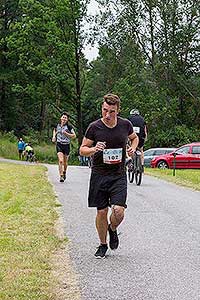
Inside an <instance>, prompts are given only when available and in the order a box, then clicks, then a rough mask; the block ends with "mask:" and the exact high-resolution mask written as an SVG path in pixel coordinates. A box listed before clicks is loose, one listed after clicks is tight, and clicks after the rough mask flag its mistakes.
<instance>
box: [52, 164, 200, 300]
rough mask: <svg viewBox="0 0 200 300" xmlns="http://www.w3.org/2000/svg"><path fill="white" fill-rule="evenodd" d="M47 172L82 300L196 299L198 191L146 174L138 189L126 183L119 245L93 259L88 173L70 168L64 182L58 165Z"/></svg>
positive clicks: (198, 279) (198, 289) (92, 212)
mask: <svg viewBox="0 0 200 300" xmlns="http://www.w3.org/2000/svg"><path fill="white" fill-rule="evenodd" d="M48 170H49V173H48V174H49V178H50V181H51V182H52V184H53V185H54V187H55V190H56V193H57V195H58V200H59V201H60V202H61V203H62V214H63V218H64V227H65V228H64V231H65V234H66V235H67V236H68V237H69V239H70V247H69V255H70V257H71V260H72V264H73V267H74V270H75V272H76V273H77V275H78V282H79V287H80V291H81V300H97V299H98V300H99V299H104V300H106V299H108V300H129V299H130V300H151V299H152V300H172V299H173V300H175V299H176V300H199V299H200V286H199V282H200V254H199V249H200V193H199V192H195V191H192V190H190V189H186V188H182V187H178V186H176V185H174V184H170V183H167V182H164V181H162V180H159V179H156V178H152V177H149V176H145V177H144V180H143V183H142V185H141V186H139V187H138V186H135V184H129V185H128V208H127V210H126V217H125V220H124V222H123V223H122V224H121V226H120V228H119V234H120V235H119V238H120V247H119V249H117V250H116V251H111V250H109V251H108V256H107V258H106V259H104V260H97V259H95V258H94V252H95V250H96V249H95V248H96V246H98V238H97V234H96V230H95V225H94V224H95V215H96V211H95V209H88V208H87V190H88V180H89V173H90V170H89V169H88V168H87V167H73V166H70V167H69V169H68V174H67V181H66V182H65V183H64V184H62V183H60V182H58V176H57V166H54V165H49V166H48Z"/></svg>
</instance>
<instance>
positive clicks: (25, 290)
mask: <svg viewBox="0 0 200 300" xmlns="http://www.w3.org/2000/svg"><path fill="white" fill-rule="evenodd" d="M57 205H58V204H57V202H56V200H55V195H54V193H53V190H52V187H51V185H50V184H49V183H48V181H47V178H46V169H45V168H44V167H41V166H21V165H13V164H5V163H0V266H1V267H0V299H2V300H8V299H12V300H29V299H31V300H36V299H37V300H47V299H48V300H51V299H54V296H53V294H52V286H53V285H54V284H55V282H54V279H53V277H52V275H51V274H52V273H51V269H52V266H51V258H52V253H53V252H54V251H55V250H56V249H57V248H58V247H59V246H60V245H61V243H63V241H61V240H60V239H59V238H58V237H57V236H56V233H55V231H54V224H55V221H56V219H57V218H58V214H57V212H56V206H57Z"/></svg>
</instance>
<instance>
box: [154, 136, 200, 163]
mask: <svg viewBox="0 0 200 300" xmlns="http://www.w3.org/2000/svg"><path fill="white" fill-rule="evenodd" d="M174 160H175V167H176V169H200V142H197V143H191V144H187V145H183V146H181V147H180V148H177V149H176V150H175V151H173V152H171V153H169V154H164V155H160V156H158V157H156V158H153V159H152V160H151V167H152V168H160V169H166V168H170V169H172V168H173V167H174Z"/></svg>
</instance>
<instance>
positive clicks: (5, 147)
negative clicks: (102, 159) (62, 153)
mask: <svg viewBox="0 0 200 300" xmlns="http://www.w3.org/2000/svg"><path fill="white" fill-rule="evenodd" d="M0 140H1V143H0V157H4V158H8V159H15V160H18V149H17V138H16V137H15V136H13V135H12V134H7V135H6V134H2V133H1V132H0ZM32 146H33V148H34V152H35V155H36V159H37V160H38V161H39V162H43V163H57V161H58V158H57V154H56V149H55V144H53V143H49V144H47V143H44V142H43V143H40V144H39V143H36V142H35V144H34V143H33V145H32ZM77 149H78V145H77V141H73V140H72V143H71V151H70V158H69V164H70V165H79V164H80V163H79V160H78V154H77V152H78V150H77Z"/></svg>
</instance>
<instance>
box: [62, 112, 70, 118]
mask: <svg viewBox="0 0 200 300" xmlns="http://www.w3.org/2000/svg"><path fill="white" fill-rule="evenodd" d="M62 116H67V117H68V118H69V113H68V112H66V111H63V112H62V114H61V115H60V117H62Z"/></svg>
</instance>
